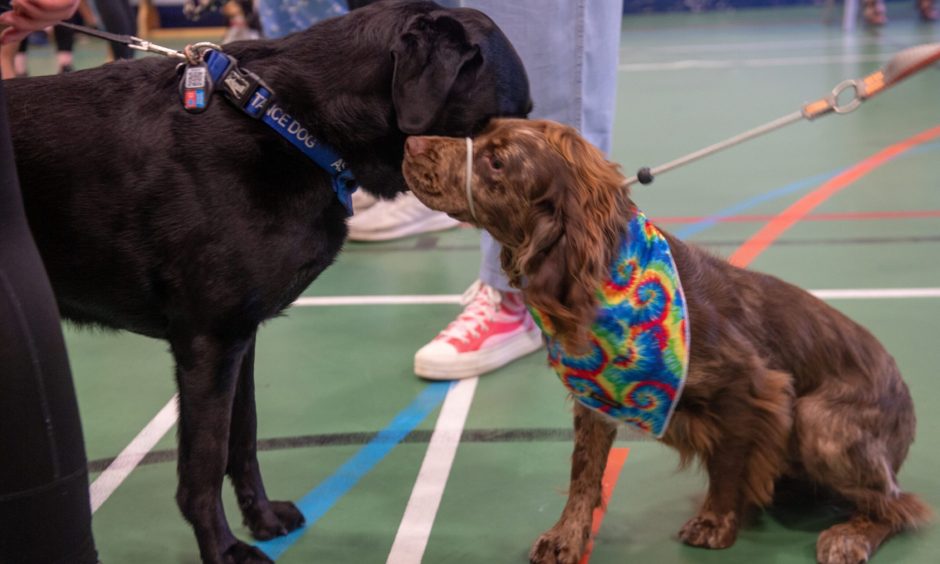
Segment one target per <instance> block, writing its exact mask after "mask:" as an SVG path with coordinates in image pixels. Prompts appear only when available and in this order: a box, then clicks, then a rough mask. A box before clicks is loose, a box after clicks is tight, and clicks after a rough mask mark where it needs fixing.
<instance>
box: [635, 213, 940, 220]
mask: <svg viewBox="0 0 940 564" xmlns="http://www.w3.org/2000/svg"><path fill="white" fill-rule="evenodd" d="M780 215H782V214H780ZM780 215H773V214H742V215H729V216H727V217H706V216H701V215H700V216H694V215H690V216H674V217H654V218H652V220H653V222H654V223H699V222H700V221H704V220H705V219H709V220H712V221H716V222H718V223H756V222H762V221H770V220H772V219H774V218H776V217H780ZM930 217H940V210H898V211H868V212H832V213H814V214H810V215H807V216H806V217H803V218H801V219H798V220H799V221H862V220H878V219H919V218H930Z"/></svg>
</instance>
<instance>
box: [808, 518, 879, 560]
mask: <svg viewBox="0 0 940 564" xmlns="http://www.w3.org/2000/svg"><path fill="white" fill-rule="evenodd" d="M871 552H872V549H871V543H870V542H869V541H868V538H867V537H866V536H865V535H863V534H861V533H860V532H858V531H856V530H855V527H854V526H853V525H851V524H849V523H843V524H841V525H836V526H834V527H832V528H829V529H826V530H825V531H823V532H822V534H820V535H819V540H817V541H816V562H819V563H820V564H861V563H862V562H868V558H869V557H870V556H871Z"/></svg>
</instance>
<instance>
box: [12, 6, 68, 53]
mask: <svg viewBox="0 0 940 564" xmlns="http://www.w3.org/2000/svg"><path fill="white" fill-rule="evenodd" d="M78 2H79V0H13V1H12V2H11V3H10V4H11V6H12V9H11V10H10V11H8V12H4V13H2V14H0V24H2V25H8V26H10V27H8V28H7V29H4V30H3V33H2V34H0V42H2V43H14V42H16V41H20V40H21V39H23V38H25V37H26V36H27V35H29V34H30V33H32V32H34V31H38V30H40V29H45V28H47V27H49V26H50V25H54V24H57V23H59V22H60V21H62V20H64V19H67V18H69V17H71V16H72V14H74V13H75V9H76V8H78Z"/></svg>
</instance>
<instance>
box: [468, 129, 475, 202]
mask: <svg viewBox="0 0 940 564" xmlns="http://www.w3.org/2000/svg"><path fill="white" fill-rule="evenodd" d="M472 187H473V139H470V138H469V137H467V203H468V204H470V217H472V218H473V219H474V220H476V219H477V214H476V211H475V210H474V209H473V190H472Z"/></svg>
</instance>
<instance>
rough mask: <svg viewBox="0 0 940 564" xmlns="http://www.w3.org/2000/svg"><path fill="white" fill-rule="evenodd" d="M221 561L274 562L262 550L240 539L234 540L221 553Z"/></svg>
mask: <svg viewBox="0 0 940 564" xmlns="http://www.w3.org/2000/svg"><path fill="white" fill-rule="evenodd" d="M223 562H225V564H274V561H273V560H271V559H270V558H268V557H267V556H265V554H264V553H263V552H261V551H260V550H258V549H257V548H255V547H253V546H250V545H248V544H245V543H243V542H241V541H235V544H233V545H232V546H230V547H228V550H226V551H225V554H224V555H223Z"/></svg>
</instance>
